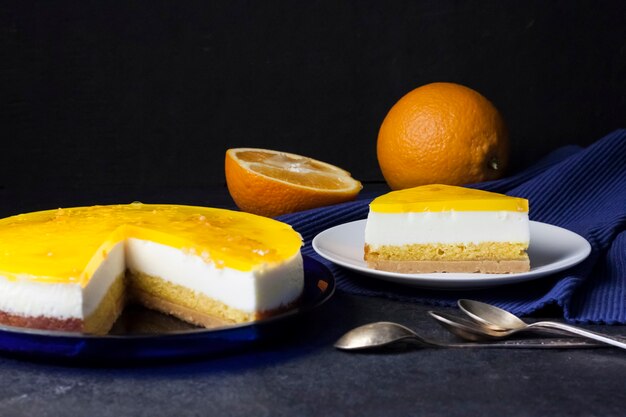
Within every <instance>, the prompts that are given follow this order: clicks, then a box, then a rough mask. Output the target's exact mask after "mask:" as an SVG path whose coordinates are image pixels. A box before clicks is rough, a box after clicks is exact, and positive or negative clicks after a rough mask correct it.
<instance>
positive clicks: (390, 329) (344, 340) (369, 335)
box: [335, 321, 597, 351]
mask: <svg viewBox="0 0 626 417" xmlns="http://www.w3.org/2000/svg"><path fill="white" fill-rule="evenodd" d="M398 342H405V343H406V342H411V343H415V344H417V345H420V346H422V347H431V348H580V347H583V348H591V347H597V344H594V343H590V342H588V341H584V340H572V339H534V340H506V341H501V342H495V343H445V342H438V341H435V340H429V339H426V338H424V337H422V336H420V335H418V334H417V333H415V332H414V331H413V330H411V329H409V328H408V327H405V326H403V325H401V324H398V323H392V322H386V321H380V322H376V323H370V324H366V325H363V326H359V327H357V328H354V329H352V330H350V331H349V332H347V333H346V334H344V335H343V336H342V337H341V338H340V339H339V340H337V342H335V347H336V348H337V349H342V350H348V351H358V350H366V349H380V348H382V347H385V346H389V345H392V344H395V343H398Z"/></svg>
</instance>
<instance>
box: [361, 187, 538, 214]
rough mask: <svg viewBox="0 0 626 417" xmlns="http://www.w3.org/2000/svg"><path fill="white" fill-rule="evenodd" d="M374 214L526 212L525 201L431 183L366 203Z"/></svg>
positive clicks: (391, 193)
mask: <svg viewBox="0 0 626 417" xmlns="http://www.w3.org/2000/svg"><path fill="white" fill-rule="evenodd" d="M370 210H371V211H374V212H377V213H407V212H417V213H419V212H440V211H517V212H526V213H527V212H528V200H526V199H523V198H516V197H510V196H507V195H504V194H498V193H492V192H488V191H482V190H475V189H471V188H463V187H455V186H451V185H442V184H431V185H423V186H421V187H415V188H408V189H406V190H399V191H392V192H390V193H387V194H385V195H382V196H380V197H378V198H376V199H374V201H372V203H371V204H370Z"/></svg>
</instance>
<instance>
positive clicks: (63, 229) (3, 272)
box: [0, 203, 304, 334]
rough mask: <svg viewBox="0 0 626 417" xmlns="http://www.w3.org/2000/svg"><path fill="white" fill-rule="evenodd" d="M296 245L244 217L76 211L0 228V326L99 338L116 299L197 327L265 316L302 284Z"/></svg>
mask: <svg viewBox="0 0 626 417" xmlns="http://www.w3.org/2000/svg"><path fill="white" fill-rule="evenodd" d="M301 244H302V240H301V237H300V235H299V234H298V233H296V232H295V231H294V230H293V229H292V228H291V227H290V226H289V225H286V224H284V223H281V222H278V221H276V220H272V219H269V218H266V217H260V216H255V215H252V214H247V213H242V212H236V211H230V210H222V209H214V208H205V207H192V206H179V205H148V204H141V203H133V204H128V205H112V206H94V207H77V208H68V209H58V210H49V211H41V212H34V213H28V214H21V215H17V216H13V217H8V218H5V219H2V220H0V323H3V324H7V325H11V326H21V327H31V328H39V329H55V330H67V331H77V332H86V333H96V334H104V333H106V332H108V330H109V329H110V328H111V326H112V325H113V323H114V322H115V320H116V319H117V317H118V316H119V314H120V313H121V311H122V309H123V307H124V305H125V303H126V300H127V299H129V300H135V301H137V302H139V303H141V304H143V305H145V306H147V307H149V308H152V309H156V310H159V311H162V312H165V313H168V314H172V315H174V316H176V317H179V318H181V319H183V320H185V321H188V322H191V323H195V324H198V325H202V326H212V325H215V324H218V323H219V324H224V323H241V322H248V321H253V320H257V319H260V318H263V317H266V316H270V315H272V314H275V313H277V312H280V311H283V310H284V309H286V308H289V307H290V306H292V305H293V304H294V303H296V302H297V300H298V298H299V297H300V295H301V293H302V289H303V285H304V273H303V267H302V257H301V255H300V247H301Z"/></svg>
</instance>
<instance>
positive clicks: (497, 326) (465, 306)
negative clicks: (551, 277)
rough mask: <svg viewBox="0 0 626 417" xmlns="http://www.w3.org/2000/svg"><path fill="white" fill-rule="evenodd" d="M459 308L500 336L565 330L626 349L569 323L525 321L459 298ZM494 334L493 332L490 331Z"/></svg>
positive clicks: (610, 339) (499, 310)
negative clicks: (533, 331)
mask: <svg viewBox="0 0 626 417" xmlns="http://www.w3.org/2000/svg"><path fill="white" fill-rule="evenodd" d="M458 304H459V308H460V309H461V310H462V311H463V312H464V313H465V314H467V315H468V316H469V317H471V318H472V319H473V320H475V321H476V322H477V323H479V324H481V325H483V326H484V327H485V328H488V329H490V330H493V331H496V332H498V334H500V335H501V337H507V336H510V335H512V334H514V333H517V332H520V331H530V330H542V331H546V330H547V331H550V332H553V333H554V332H559V333H561V334H562V333H563V332H567V333H569V334H572V335H575V336H582V337H586V338H588V339H592V340H596V341H598V342H602V343H606V344H608V345H611V346H616V347H619V348H622V349H626V343H625V342H623V341H620V340H617V339H616V338H613V337H611V336H609V335H605V334H601V333H597V332H592V331H590V330H585V329H581V328H580V327H575V326H571V325H569V324H564V323H557V322H554V321H538V322H535V323H530V324H528V323H525V322H524V321H522V320H521V319H520V318H519V317H517V316H516V315H514V314H511V313H509V312H508V311H506V310H502V309H501V308H498V307H495V306H492V305H490V304H485V303H481V302H480V301H473V300H459V301H458ZM492 334H494V333H492Z"/></svg>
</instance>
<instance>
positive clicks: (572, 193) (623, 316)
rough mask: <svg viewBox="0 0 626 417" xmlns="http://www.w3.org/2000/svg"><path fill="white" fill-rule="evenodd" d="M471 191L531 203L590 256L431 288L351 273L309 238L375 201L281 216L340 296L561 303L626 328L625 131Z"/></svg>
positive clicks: (532, 308)
mask: <svg viewBox="0 0 626 417" xmlns="http://www.w3.org/2000/svg"><path fill="white" fill-rule="evenodd" d="M473 187H475V188H480V189H484V190H489V191H495V192H500V193H505V194H508V195H513V196H519V197H524V198H527V199H528V200H529V202H530V219H531V220H536V221H540V222H544V223H550V224H554V225H556V226H560V227H563V228H566V229H569V230H571V231H573V232H576V233H578V234H579V235H581V236H583V237H585V238H586V239H587V240H588V241H589V243H590V244H591V247H592V251H591V254H590V256H589V257H588V258H587V259H586V260H585V261H584V262H582V263H581V264H579V265H577V266H575V267H573V268H571V269H569V270H567V271H563V272H561V273H556V274H553V275H551V276H548V277H546V278H540V279H536V280H532V281H527V282H524V283H519V284H513V285H504V286H500V287H492V288H489V289H483V290H471V291H437V290H425V289H419V288H414V287H410V286H404V285H400V284H395V283H390V282H387V281H382V280H377V279H374V278H369V277H366V276H364V275H361V274H358V273H355V272H352V271H350V270H348V269H345V268H342V267H340V266H337V265H335V264H333V263H331V262H329V261H326V260H325V259H323V258H322V257H320V256H319V255H317V253H315V251H314V250H313V249H312V247H311V240H312V239H313V237H315V235H317V234H318V233H319V232H321V231H323V230H325V229H327V228H329V227H332V226H336V225H338V224H342V223H346V222H350V221H354V220H359V219H364V218H366V217H367V213H368V209H369V203H370V201H371V198H365V199H360V200H357V201H354V202H350V203H344V204H338V205H335V206H330V207H324V208H320V209H314V210H308V211H303V212H299V213H293V214H287V215H284V216H281V217H279V218H278V219H279V220H282V221H284V222H286V223H289V224H291V225H292V226H293V227H294V229H296V230H297V231H298V232H300V233H301V234H302V236H303V238H304V241H305V246H304V248H303V253H304V254H306V255H309V256H311V257H313V258H315V259H317V260H318V261H320V262H322V263H324V264H325V265H326V266H328V267H329V268H330V269H331V271H332V272H333V273H334V275H335V278H336V281H337V288H338V289H339V290H340V291H345V292H348V293H352V294H360V295H366V296H376V297H387V298H390V299H394V300H403V301H410V302H418V303H426V304H431V305H439V306H453V305H455V304H456V301H457V300H458V299H459V298H471V299H476V300H482V301H485V302H488V303H491V304H495V305H498V306H500V307H502V308H505V309H507V310H509V311H511V312H513V313H515V314H521V315H527V314H531V313H534V312H537V311H539V310H541V309H543V308H550V307H555V306H556V307H560V309H561V311H562V313H563V317H564V318H565V319H566V320H567V321H573V322H581V323H607V324H618V323H621V324H625V323H626V130H618V131H615V132H613V133H610V134H609V135H607V136H605V137H603V138H602V139H600V140H599V141H597V142H595V143H594V144H593V145H591V146H589V147H587V148H585V149H583V148H580V147H575V146H568V147H565V148H561V149H558V150H556V151H554V152H553V153H551V154H550V155H548V156H547V157H546V158H544V159H543V160H541V161H539V162H538V163H537V164H535V165H534V166H532V167H530V168H529V169H527V170H525V171H523V172H521V173H519V174H517V175H514V176H511V177H508V178H505V179H502V180H498V181H491V182H485V183H480V184H475V185H473ZM369 197H373V196H369ZM545 311H546V310H543V312H545Z"/></svg>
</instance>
